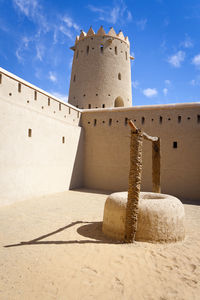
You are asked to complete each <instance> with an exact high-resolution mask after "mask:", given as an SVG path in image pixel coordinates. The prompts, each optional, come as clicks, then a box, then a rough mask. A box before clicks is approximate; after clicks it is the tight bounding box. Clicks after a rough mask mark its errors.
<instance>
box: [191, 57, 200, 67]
mask: <svg viewBox="0 0 200 300" xmlns="http://www.w3.org/2000/svg"><path fill="white" fill-rule="evenodd" d="M192 63H193V65H195V66H196V67H200V54H197V55H196V56H194V57H193V59H192Z"/></svg>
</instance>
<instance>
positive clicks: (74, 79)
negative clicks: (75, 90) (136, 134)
mask: <svg viewBox="0 0 200 300" xmlns="http://www.w3.org/2000/svg"><path fill="white" fill-rule="evenodd" d="M73 81H74V82H75V81H76V74H74V78H73Z"/></svg>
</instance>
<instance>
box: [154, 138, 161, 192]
mask: <svg viewBox="0 0 200 300" xmlns="http://www.w3.org/2000/svg"><path fill="white" fill-rule="evenodd" d="M152 191H153V192H154V193H160V192H161V188H160V138H158V140H157V141H154V142H152Z"/></svg>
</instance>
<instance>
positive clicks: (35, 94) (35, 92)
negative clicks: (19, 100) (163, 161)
mask: <svg viewBox="0 0 200 300" xmlns="http://www.w3.org/2000/svg"><path fill="white" fill-rule="evenodd" d="M34 100H37V91H34Z"/></svg>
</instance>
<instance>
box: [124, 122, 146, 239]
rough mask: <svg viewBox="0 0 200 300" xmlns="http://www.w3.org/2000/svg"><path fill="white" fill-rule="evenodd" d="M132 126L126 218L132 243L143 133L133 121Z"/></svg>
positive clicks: (126, 226) (136, 211)
mask: <svg viewBox="0 0 200 300" xmlns="http://www.w3.org/2000/svg"><path fill="white" fill-rule="evenodd" d="M129 125H130V126H131V144H130V172H129V188H128V200H127V208H126V220H125V236H124V241H125V242H126V243H132V242H133V241H134V240H135V234H136V230H137V215H138V203H139V196H140V185H141V177H142V141H143V134H142V132H141V131H140V130H139V129H137V128H136V127H135V126H134V124H133V122H132V121H129Z"/></svg>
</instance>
